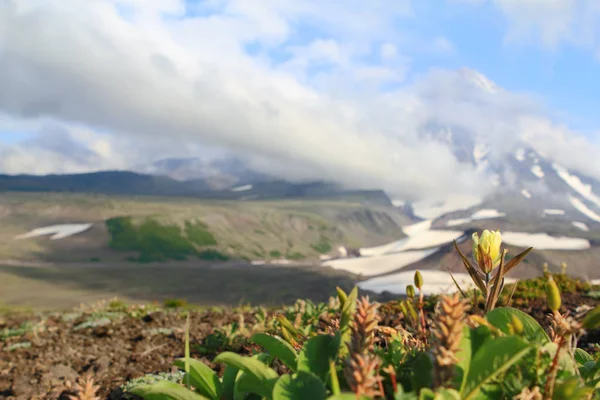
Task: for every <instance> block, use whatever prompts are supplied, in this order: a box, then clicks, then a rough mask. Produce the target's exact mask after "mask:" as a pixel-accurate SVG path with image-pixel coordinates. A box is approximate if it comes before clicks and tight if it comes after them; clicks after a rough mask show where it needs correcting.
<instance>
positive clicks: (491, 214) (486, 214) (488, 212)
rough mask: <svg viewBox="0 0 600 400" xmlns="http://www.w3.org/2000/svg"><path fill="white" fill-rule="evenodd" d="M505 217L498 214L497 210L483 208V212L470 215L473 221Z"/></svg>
mask: <svg viewBox="0 0 600 400" xmlns="http://www.w3.org/2000/svg"><path fill="white" fill-rule="evenodd" d="M505 216H506V214H505V213H501V212H498V210H494V209H488V208H485V209H483V210H479V211H477V212H475V213H473V215H471V219H473V220H478V219H491V218H499V217H505Z"/></svg>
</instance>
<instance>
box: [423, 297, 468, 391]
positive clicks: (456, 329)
mask: <svg viewBox="0 0 600 400" xmlns="http://www.w3.org/2000/svg"><path fill="white" fill-rule="evenodd" d="M437 308H438V309H437V311H436V314H435V321H434V326H433V329H432V334H433V336H434V338H435V344H434V346H433V350H432V352H433V356H434V361H435V366H436V370H435V373H436V380H437V382H438V384H439V385H444V384H446V383H447V382H448V381H449V380H450V379H451V378H452V375H453V374H454V365H455V364H456V363H457V362H458V360H457V358H456V354H457V353H458V351H459V349H460V341H461V339H462V333H463V327H464V326H465V323H466V320H467V310H468V309H469V304H468V303H467V301H466V300H464V299H462V298H461V297H460V295H459V294H458V293H456V294H454V295H453V296H452V297H450V296H443V297H442V299H441V301H440V302H439V303H438V305H437Z"/></svg>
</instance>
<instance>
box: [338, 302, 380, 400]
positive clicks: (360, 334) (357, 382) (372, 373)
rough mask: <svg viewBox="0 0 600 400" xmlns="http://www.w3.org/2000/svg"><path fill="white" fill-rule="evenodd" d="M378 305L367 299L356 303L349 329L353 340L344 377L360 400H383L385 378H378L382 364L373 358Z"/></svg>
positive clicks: (349, 344)
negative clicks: (366, 399) (380, 398)
mask: <svg viewBox="0 0 600 400" xmlns="http://www.w3.org/2000/svg"><path fill="white" fill-rule="evenodd" d="M377 307H378V304H376V303H374V304H370V303H369V298H368V297H363V298H361V299H360V300H358V301H357V307H356V312H355V314H354V319H353V320H352V324H351V326H350V332H351V340H350V343H348V350H349V353H350V354H349V356H348V359H347V360H346V365H345V368H344V376H345V378H346V381H347V383H348V385H349V386H350V388H351V389H352V391H353V392H354V393H356V394H357V395H358V396H360V395H364V396H367V397H371V398H373V397H376V396H383V392H382V390H381V387H382V385H381V381H382V378H381V376H380V375H379V368H380V366H381V361H380V360H379V358H378V357H377V356H375V355H374V354H373V346H374V345H375V341H376V338H375V330H376V327H377V322H378V314H377Z"/></svg>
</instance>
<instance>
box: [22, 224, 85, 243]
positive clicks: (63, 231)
mask: <svg viewBox="0 0 600 400" xmlns="http://www.w3.org/2000/svg"><path fill="white" fill-rule="evenodd" d="M92 225H93V224H64V225H52V226H45V227H43V228H37V229H34V230H32V231H29V232H27V233H25V234H23V235H19V236H17V237H15V239H30V238H34V237H38V236H47V235H52V236H50V239H51V240H60V239H64V238H68V237H69V236H73V235H77V234H79V233H83V232H85V231H87V230H88V229H90V228H91V227H92Z"/></svg>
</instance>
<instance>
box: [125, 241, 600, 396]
mask: <svg viewBox="0 0 600 400" xmlns="http://www.w3.org/2000/svg"><path fill="white" fill-rule="evenodd" d="M473 244H474V248H473V254H474V259H475V262H476V267H474V266H473V265H472V264H471V263H470V261H469V260H468V259H467V258H466V257H465V256H464V255H463V254H462V253H461V252H460V250H458V246H457V247H456V249H457V250H458V252H459V254H460V256H461V258H462V259H463V263H464V265H465V268H466V269H467V271H468V272H469V274H470V275H471V277H472V279H473V282H474V283H475V286H476V287H477V289H478V291H479V293H480V294H481V295H482V296H483V300H484V301H483V304H482V307H480V305H479V300H478V296H477V292H476V291H475V292H474V297H473V300H471V297H470V296H469V295H468V294H467V292H466V291H465V290H463V289H462V288H460V287H458V285H457V289H458V292H457V293H455V294H454V295H452V296H442V297H441V298H440V299H439V301H438V302H437V304H436V306H435V310H434V312H433V313H432V314H431V315H427V314H428V312H427V311H426V308H425V302H424V296H423V294H422V292H421V288H422V287H423V284H424V282H423V278H422V277H421V274H420V273H419V272H418V271H417V272H416V273H415V280H414V281H415V282H414V283H415V285H414V286H409V287H408V288H407V295H408V298H407V299H406V300H404V301H402V302H401V303H400V304H399V308H400V311H401V313H402V316H403V321H404V324H403V325H400V326H397V327H394V328H392V327H384V326H380V325H379V322H380V317H379V313H378V307H379V306H378V304H376V303H371V302H370V301H369V299H368V297H363V298H361V299H358V291H357V289H356V288H355V289H354V290H352V291H351V292H350V293H349V294H347V293H345V292H344V291H343V290H341V289H339V290H338V295H337V299H336V300H337V301H336V300H334V301H332V302H330V303H331V304H329V307H330V309H329V310H323V313H322V314H320V315H319V322H320V323H321V324H320V326H319V328H317V329H315V325H314V324H313V325H311V324H306V325H305V324H303V322H304V321H302V317H303V313H302V312H301V311H303V310H298V311H299V312H298V313H297V314H296V316H294V320H293V322H296V323H295V324H294V323H293V322H292V321H290V320H289V319H288V318H287V316H280V317H279V318H278V319H277V323H276V324H273V326H271V327H270V328H271V330H273V329H275V331H276V333H277V334H267V333H264V332H257V333H255V334H253V335H252V336H251V337H250V342H252V343H254V344H256V345H257V346H258V347H259V348H260V350H259V351H257V352H256V353H255V354H253V355H249V356H246V357H244V356H242V355H240V354H236V353H235V352H231V351H224V352H222V353H220V354H218V355H217V357H216V358H215V359H214V361H215V362H217V363H223V364H225V365H226V368H225V370H224V373H223V376H222V377H219V376H218V375H217V374H216V373H215V372H213V370H212V369H210V368H209V367H208V366H206V365H205V364H204V363H203V362H201V361H197V360H194V359H192V358H190V355H189V354H190V351H189V339H188V336H187V335H188V332H189V328H186V341H185V357H183V358H181V359H178V360H177V361H176V362H175V365H176V366H178V367H180V368H181V369H182V370H183V371H185V373H184V374H183V375H181V382H179V381H178V380H177V382H173V381H171V380H168V379H159V380H157V381H156V382H154V383H150V384H148V383H141V384H138V385H134V386H133V387H130V388H129V392H130V393H133V394H135V395H138V396H140V397H142V398H144V399H198V400H201V399H212V400H219V399H252V398H266V399H274V400H278V399H282V400H283V399H286V400H288V399H315V400H317V399H329V400H334V399H335V400H337V399H339V400H342V399H354V398H358V399H373V398H394V399H502V398H514V399H579V398H592V397H593V396H594V395H595V394H596V395H600V390H599V391H596V386H597V385H598V384H599V383H600V357H597V356H593V355H592V354H590V353H588V352H586V351H585V350H583V349H581V348H577V340H578V339H579V338H580V337H581V336H582V335H583V333H584V332H585V330H586V329H588V330H589V329H597V328H598V327H600V306H599V307H597V308H596V309H594V310H592V311H591V312H589V313H587V314H586V315H585V317H584V318H583V319H582V320H578V319H575V318H573V317H572V316H569V315H567V314H561V313H560V308H561V301H562V299H561V293H560V288H559V285H558V284H557V283H556V281H555V279H554V277H553V276H552V275H550V274H546V276H545V286H544V289H545V295H546V298H547V307H548V309H549V311H550V312H549V314H548V319H549V322H550V329H549V332H550V334H548V333H547V332H546V331H545V330H544V329H543V328H542V326H541V325H540V324H538V322H536V321H535V320H534V319H533V318H532V317H530V316H529V315H527V314H525V313H523V312H522V311H519V310H517V309H515V308H512V307H498V308H496V306H497V304H498V302H499V301H500V295H501V293H502V290H503V287H504V277H505V274H506V273H507V272H508V271H510V270H511V269H512V268H515V267H517V266H518V264H519V263H520V261H522V260H523V258H524V257H525V256H526V255H527V253H528V252H529V251H531V249H528V250H526V251H525V252H523V253H521V254H519V255H517V256H516V257H513V258H512V259H511V260H510V261H509V262H508V263H506V262H505V255H506V252H505V251H504V250H501V248H500V244H501V236H500V233H499V232H489V231H484V233H483V235H482V237H481V238H479V236H478V235H477V234H475V235H474V236H473ZM492 272H495V273H494V274H492ZM562 281H563V284H565V283H567V281H566V280H564V279H563V280H562ZM415 287H416V290H417V291H418V296H417V295H416V294H417V293H415ZM515 290H516V286H514V287H513V292H512V294H511V295H510V297H509V299H508V303H509V304H510V302H511V301H512V296H513V295H514V291H515ZM304 304H306V303H304ZM473 308H474V310H473V312H472V313H469V311H470V310H472V309H473ZM304 311H305V310H304ZM331 314H333V315H335V316H336V317H337V318H330V315H331ZM469 314H470V315H469ZM263 320H264V318H263ZM188 321H189V320H188ZM306 322H308V321H306ZM313 322H314V321H313ZM276 362H277V363H276Z"/></svg>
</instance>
